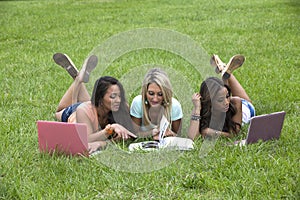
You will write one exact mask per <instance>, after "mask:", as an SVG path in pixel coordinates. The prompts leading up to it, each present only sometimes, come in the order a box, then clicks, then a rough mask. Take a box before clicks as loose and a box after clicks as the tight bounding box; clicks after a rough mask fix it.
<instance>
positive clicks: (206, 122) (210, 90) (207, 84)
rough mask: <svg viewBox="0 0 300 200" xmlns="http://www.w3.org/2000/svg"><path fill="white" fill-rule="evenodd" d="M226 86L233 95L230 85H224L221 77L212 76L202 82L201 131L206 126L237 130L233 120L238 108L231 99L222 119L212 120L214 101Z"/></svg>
mask: <svg viewBox="0 0 300 200" xmlns="http://www.w3.org/2000/svg"><path fill="white" fill-rule="evenodd" d="M224 87H226V88H227V90H228V93H229V95H231V90H230V88H229V86H228V85H224V82H223V81H222V80H220V79H219V78H216V77H210V78H207V79H206V80H205V81H203V82H202V84H201V86H200V95H201V111H200V115H201V121H200V126H199V131H200V133H201V132H202V130H203V129H205V128H211V129H215V130H222V131H225V132H233V133H236V132H237V130H236V123H235V122H234V121H233V120H232V117H233V116H234V115H235V114H236V108H235V106H234V105H233V103H232V102H231V101H230V104H229V109H228V111H227V112H226V115H225V114H224V115H223V117H221V118H222V119H220V120H215V121H211V118H212V101H213V100H215V98H216V95H217V94H218V92H219V91H221V90H222V89H223V88H224ZM214 112H215V111H214ZM219 116H220V115H219ZM224 118H225V120H224ZM223 122H224V125H223Z"/></svg>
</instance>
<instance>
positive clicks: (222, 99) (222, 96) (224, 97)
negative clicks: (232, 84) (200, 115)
mask: <svg viewBox="0 0 300 200" xmlns="http://www.w3.org/2000/svg"><path fill="white" fill-rule="evenodd" d="M229 103H230V95H229V92H228V90H227V88H226V87H223V88H222V89H221V90H220V91H219V92H218V93H217V95H216V96H215V97H214V99H213V100H212V108H213V109H214V110H215V111H217V112H227V111H228V109H229Z"/></svg>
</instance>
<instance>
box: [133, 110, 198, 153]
mask: <svg viewBox="0 0 300 200" xmlns="http://www.w3.org/2000/svg"><path fill="white" fill-rule="evenodd" d="M169 124H170V123H169V121H168V120H167V118H166V117H165V116H164V115H163V116H162V119H161V121H160V124H159V127H160V128H159V141H145V142H138V143H132V144H130V145H129V147H128V148H129V151H134V150H144V151H153V150H157V149H162V148H172V149H176V150H192V149H193V148H194V142H193V141H192V140H191V139H189V138H181V137H166V138H165V137H164V136H165V133H166V130H167V128H168V126H169Z"/></svg>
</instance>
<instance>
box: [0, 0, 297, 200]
mask: <svg viewBox="0 0 300 200" xmlns="http://www.w3.org/2000/svg"><path fill="white" fill-rule="evenodd" d="M0 11H1V12H0V23H1V24H0V25H1V26H0V30H1V35H0V42H1V46H0V51H1V52H0V56H1V59H0V66H1V67H0V70H1V71H0V88H1V90H2V92H1V101H0V103H1V113H0V115H1V121H0V141H1V145H0V154H1V160H0V198H2V199H42V198H43V199H55V198H57V199H98V198H103V199H157V198H158V199H241V198H245V199H280V198H283V199H299V197H300V187H299V168H300V164H299V152H300V145H299V138H300V137H299V129H300V126H299V124H300V117H299V109H300V108H299V107H300V87H299V85H300V81H299V80H300V73H299V67H300V61H299V55H300V45H299V44H300V34H299V33H300V29H299V27H300V26H299V25H300V16H299V13H300V3H299V2H298V1H296V0H274V1H271V0H263V1H261V0H253V1H234V0H229V1H202V0H198V1H182V0H172V1H164V0H159V1H158V0H157V1H147V0H146V1H131V0H128V1H121V0H119V1H118V0H117V1H109V0H108V1H101V0H91V1H68V0H62V1H0ZM148 27H156V28H163V29H170V30H174V31H177V32H180V33H182V34H185V35H188V36H189V37H190V38H192V39H193V40H194V41H196V42H197V43H198V44H199V46H202V48H204V49H205V50H206V51H207V53H208V54H209V55H211V54H213V53H214V54H218V55H219V56H220V57H221V58H222V59H223V60H224V61H227V60H228V59H229V58H230V57H231V56H232V55H234V54H243V55H245V56H246V62H245V64H244V65H243V67H242V68H241V69H239V70H237V71H236V73H235V75H236V77H237V78H238V79H239V80H240V82H241V83H242V84H243V86H244V87H245V89H246V90H247V92H248V93H249V95H250V96H251V98H252V99H253V103H254V105H255V107H256V111H257V114H264V113H270V112H275V111H280V110H285V111H286V112H287V115H286V119H285V123H284V127H283V131H282V137H281V138H280V140H279V141H274V142H270V143H259V144H255V145H250V146H248V147H245V148H232V147H228V146H226V145H225V144H226V143H228V140H226V139H222V140H218V141H217V143H216V146H215V149H214V150H213V151H212V152H210V153H209V154H208V156H206V157H205V158H204V159H202V158H199V153H198V151H197V150H199V149H200V148H201V144H202V140H201V139H199V140H198V141H196V150H195V151H192V152H186V153H184V154H182V156H180V158H178V159H177V160H176V161H175V162H173V163H171V164H170V165H169V166H167V167H165V168H163V169H161V170H159V171H153V172H149V173H129V172H121V171H116V170H113V169H111V168H109V167H107V166H105V165H103V164H101V163H100V162H98V161H96V160H95V159H93V158H92V159H83V158H68V157H63V156H54V157H50V156H48V155H42V154H40V153H39V151H38V143H37V142H38V141H37V130H36V121H37V120H40V119H42V120H54V118H53V114H54V112H55V109H56V106H57V104H58V102H59V100H60V98H61V96H62V95H63V94H64V92H65V90H66V89H67V87H68V86H69V85H70V84H71V82H72V79H71V78H70V77H69V76H68V75H67V73H66V72H65V71H63V70H62V69H61V68H60V67H58V66H57V65H56V64H55V63H54V62H53V60H52V55H53V54H54V53H56V52H63V53H67V54H68V55H69V56H70V57H71V58H72V60H73V61H74V63H75V64H76V65H77V66H78V67H80V65H81V64H82V62H83V60H84V59H85V58H86V56H87V55H88V54H89V53H90V52H91V51H92V50H93V49H94V48H95V47H97V46H98V45H99V44H101V43H103V42H104V41H106V40H107V39H108V38H110V37H111V36H113V35H115V34H118V33H121V32H124V31H130V30H133V29H137V28H148ZM153 57H155V59H153ZM157 60H158V61H159V62H161V64H164V65H171V66H173V67H174V68H176V69H177V70H178V71H182V73H183V74H185V75H186V76H187V78H190V80H191V82H192V85H193V87H194V88H193V89H194V90H195V91H197V90H198V88H199V84H200V82H201V81H202V80H199V77H198V78H197V77H193V75H192V74H191V73H190V71H188V70H186V68H185V67H188V66H189V63H187V62H185V61H184V60H182V59H180V58H178V57H176V56H175V55H172V54H169V53H167V52H160V51H147V50H144V51H140V52H132V53H130V54H128V55H126V56H124V57H122V58H120V59H118V60H117V61H116V62H114V63H113V64H112V67H110V68H108V69H107V70H106V71H105V74H106V75H113V76H116V77H117V78H120V77H121V76H122V72H123V71H124V70H125V71H126V70H129V69H128V68H126V67H125V69H122V70H123V71H122V70H119V69H120V66H128V67H129V68H130V66H138V65H141V64H143V63H149V62H158V61H157ZM171 81H172V80H171ZM172 83H173V85H174V84H179V83H177V82H176V80H173V81H172ZM137 84H141V83H137ZM182 92H184V91H182ZM128 96H129V101H130V100H131V96H130V94H128ZM185 117H189V116H188V115H186V116H185ZM245 134H246V129H244V130H243V133H242V135H241V136H238V137H237V139H239V138H243V137H245Z"/></svg>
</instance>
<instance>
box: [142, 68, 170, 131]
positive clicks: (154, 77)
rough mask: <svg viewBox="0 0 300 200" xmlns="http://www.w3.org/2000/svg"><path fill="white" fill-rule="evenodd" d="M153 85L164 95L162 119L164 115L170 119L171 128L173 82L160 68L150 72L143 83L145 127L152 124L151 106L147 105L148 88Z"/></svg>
mask: <svg viewBox="0 0 300 200" xmlns="http://www.w3.org/2000/svg"><path fill="white" fill-rule="evenodd" d="M151 83H155V84H157V85H158V86H159V87H160V89H161V91H162V94H163V99H164V100H163V103H162V106H163V108H164V109H163V112H161V113H160V117H162V114H164V115H165V117H166V118H167V119H168V121H169V122H170V127H171V124H172V123H171V111H172V109H171V108H172V95H173V92H172V86H171V82H170V80H169V78H168V75H167V74H166V72H164V71H163V70H161V69H160V68H153V69H150V70H149V71H148V73H147V74H146V76H145V78H144V81H143V86H142V105H143V121H144V125H145V126H148V125H150V124H151V121H150V118H149V115H148V113H149V109H150V105H149V103H147V97H146V95H147V91H148V86H149V84H151Z"/></svg>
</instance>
